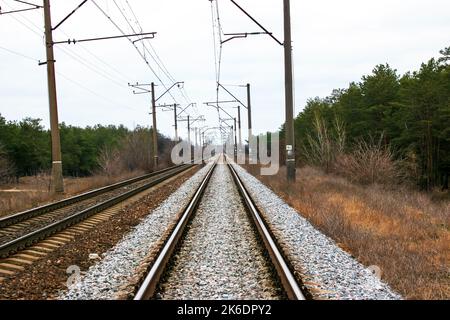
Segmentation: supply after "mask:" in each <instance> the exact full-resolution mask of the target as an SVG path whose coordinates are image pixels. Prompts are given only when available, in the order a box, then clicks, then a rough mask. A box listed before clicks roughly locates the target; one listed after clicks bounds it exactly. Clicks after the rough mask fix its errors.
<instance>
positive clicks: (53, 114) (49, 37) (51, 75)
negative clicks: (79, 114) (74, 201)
mask: <svg viewBox="0 0 450 320" xmlns="http://www.w3.org/2000/svg"><path fill="white" fill-rule="evenodd" d="M44 20H45V47H46V53H47V82H48V98H49V106H50V130H51V137H52V181H51V189H52V191H53V192H55V193H63V192H64V180H63V172H62V156H61V139H60V134H59V120H58V100H57V96H56V79H55V56H54V53H53V29H52V18H51V11H50V0H44Z"/></svg>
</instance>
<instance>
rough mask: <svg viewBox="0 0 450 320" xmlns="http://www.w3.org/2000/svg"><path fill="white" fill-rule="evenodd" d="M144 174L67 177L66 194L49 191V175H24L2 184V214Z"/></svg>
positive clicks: (0, 194) (0, 188)
mask: <svg viewBox="0 0 450 320" xmlns="http://www.w3.org/2000/svg"><path fill="white" fill-rule="evenodd" d="M142 174H143V172H138V171H135V172H128V173H123V174H121V175H118V176H114V177H111V176H105V175H96V176H92V177H86V178H65V194H64V195H62V196H61V195H59V196H57V195H53V194H52V193H50V192H49V185H50V177H49V176H48V175H38V176H33V177H23V178H21V179H20V183H18V184H8V185H1V186H0V216H2V215H7V214H11V213H14V212H19V211H23V210H27V209H30V208H33V207H37V206H40V205H44V204H46V203H49V202H53V201H57V200H61V199H63V198H67V197H70V196H73V195H77V194H80V193H83V192H86V191H89V190H92V189H95V188H100V187H104V186H106V185H109V184H112V183H115V182H119V181H122V180H126V179H129V178H132V177H136V176H139V175H142Z"/></svg>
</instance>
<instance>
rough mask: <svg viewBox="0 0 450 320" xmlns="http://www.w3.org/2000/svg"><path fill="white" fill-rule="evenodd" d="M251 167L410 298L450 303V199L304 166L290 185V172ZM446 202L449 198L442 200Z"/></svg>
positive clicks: (274, 189) (319, 225)
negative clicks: (287, 179)
mask: <svg viewBox="0 0 450 320" xmlns="http://www.w3.org/2000/svg"><path fill="white" fill-rule="evenodd" d="M247 169H248V170H249V171H250V172H251V173H252V174H254V175H255V176H257V177H258V178H259V179H260V180H261V181H262V182H263V183H265V184H266V185H267V186H269V187H270V188H271V189H272V190H273V191H275V192H276V193H277V194H278V195H280V196H281V197H282V198H283V199H285V200H286V202H288V203H289V204H290V205H291V206H293V207H294V208H295V209H297V210H298V211H299V212H301V213H302V214H303V215H304V216H305V217H306V218H307V219H309V221H310V222H311V223H313V224H314V225H315V226H316V227H317V228H318V229H320V230H321V231H322V232H324V233H325V234H326V235H328V236H330V237H331V238H333V239H334V240H335V241H336V242H337V243H338V244H339V246H340V247H341V248H343V249H344V250H346V251H347V252H349V253H351V254H352V255H353V256H354V257H356V258H357V259H358V260H359V261H360V262H361V263H363V264H364V265H366V266H371V265H377V266H379V267H380V268H381V269H382V272H383V279H384V280H385V281H386V282H388V283H389V284H390V285H391V286H392V287H393V288H394V289H395V290H397V291H398V292H399V293H401V294H402V295H403V296H404V297H406V298H408V299H449V298H450V281H449V279H450V278H449V265H450V264H449V262H450V250H449V249H450V232H449V231H450V230H449V217H450V201H449V199H448V194H447V195H446V196H445V195H442V194H441V195H440V196H439V197H438V198H441V200H440V201H434V200H433V197H432V196H431V195H428V194H425V193H420V192H415V191H411V190H408V189H406V188H400V187H392V188H390V187H386V186H381V185H369V186H362V185H358V184H354V183H351V182H349V181H348V180H346V179H344V178H341V177H336V176H332V175H326V174H324V173H322V172H321V171H319V170H316V169H312V168H309V167H307V168H303V169H300V170H298V172H297V176H298V179H297V183H296V184H295V185H293V186H292V187H290V188H286V185H285V171H284V170H282V171H280V173H279V174H278V175H277V176H275V177H261V176H259V175H257V174H256V173H259V170H257V169H258V168H256V167H255V166H251V167H247ZM442 199H444V200H442Z"/></svg>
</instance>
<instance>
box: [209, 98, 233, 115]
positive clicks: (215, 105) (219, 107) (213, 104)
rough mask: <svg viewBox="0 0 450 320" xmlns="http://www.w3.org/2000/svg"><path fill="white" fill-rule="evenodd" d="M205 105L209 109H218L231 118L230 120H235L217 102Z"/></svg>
mask: <svg viewBox="0 0 450 320" xmlns="http://www.w3.org/2000/svg"><path fill="white" fill-rule="evenodd" d="M205 105H207V106H209V107H213V108H216V109H217V110H221V111H222V112H224V113H225V114H226V115H227V116H229V117H230V118H232V119H234V117H233V116H232V115H231V114H229V113H228V112H227V111H226V110H225V109H224V108H222V107H221V106H220V105H218V104H216V103H215V102H206V103H205Z"/></svg>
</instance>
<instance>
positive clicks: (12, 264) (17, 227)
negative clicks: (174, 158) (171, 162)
mask: <svg viewBox="0 0 450 320" xmlns="http://www.w3.org/2000/svg"><path fill="white" fill-rule="evenodd" d="M194 166H195V165H194V164H186V165H180V166H175V167H171V168H168V169H164V170H161V171H158V172H154V173H152V174H148V175H145V176H141V177H138V178H134V179H130V180H127V181H123V182H120V183H117V184H114V185H111V186H107V187H104V188H101V189H97V190H94V191H91V192H88V193H85V194H82V195H80V196H75V197H72V198H69V199H66V200H63V201H60V202H57V203H53V204H49V205H46V206H42V207H39V208H36V209H32V210H28V211H25V212H22V213H18V214H14V215H12V216H9V217H6V218H3V219H2V223H3V224H2V226H5V227H0V239H2V240H3V239H6V235H9V238H12V237H14V234H16V235H20V236H17V237H15V238H13V239H12V240H10V241H6V242H5V241H4V240H3V241H1V240H0V258H4V259H2V260H0V281H1V280H2V278H3V277H4V276H9V275H12V274H14V273H15V272H17V271H21V270H23V269H24V266H26V265H29V264H32V263H33V262H34V261H36V260H39V259H40V258H42V257H43V256H45V255H47V254H48V253H49V252H51V251H53V250H55V249H56V248H58V247H59V246H61V245H63V244H65V243H67V242H68V241H71V240H73V238H74V237H75V236H77V235H79V234H81V233H83V232H86V231H88V230H89V229H91V228H93V227H95V225H96V224H98V223H100V222H102V221H105V220H107V219H109V218H110V217H111V216H113V215H114V214H116V213H117V212H118V211H119V210H120V209H122V208H123V207H124V206H125V205H127V204H130V203H134V202H135V201H137V200H139V199H140V198H142V197H143V196H145V194H146V193H148V192H150V190H151V189H152V187H156V186H158V185H160V184H163V183H165V182H167V181H170V180H171V179H175V178H176V176H177V175H179V174H182V173H184V172H185V171H187V170H189V169H191V168H193V167H194ZM64 210H69V211H70V212H71V213H70V214H66V215H64V214H61V212H62V211H64ZM55 212H56V213H55ZM58 217H59V218H58ZM42 221H44V222H42ZM46 221H50V223H46ZM30 222H31V223H30ZM39 223H41V225H40V227H38V228H35V229H34V228H33V225H34V224H35V225H38V226H39ZM30 226H31V227H30ZM27 228H28V229H29V231H28V229H27ZM24 230H25V232H24Z"/></svg>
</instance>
